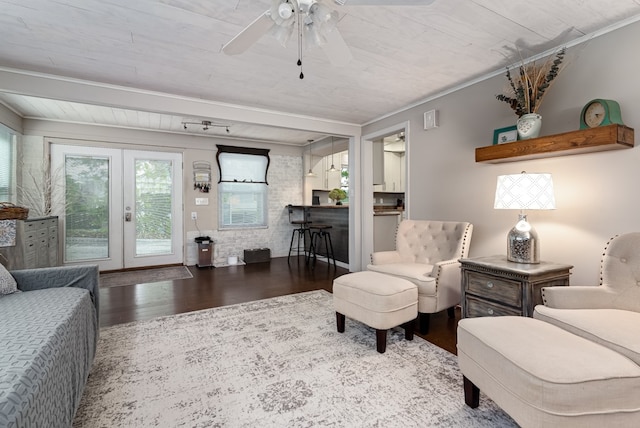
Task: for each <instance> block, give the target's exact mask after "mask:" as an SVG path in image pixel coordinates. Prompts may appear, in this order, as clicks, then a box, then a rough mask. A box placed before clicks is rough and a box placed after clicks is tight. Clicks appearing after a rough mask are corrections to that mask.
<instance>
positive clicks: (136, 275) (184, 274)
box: [100, 266, 193, 288]
mask: <svg viewBox="0 0 640 428" xmlns="http://www.w3.org/2000/svg"><path fill="white" fill-rule="evenodd" d="M188 278H193V275H191V272H190V271H189V269H188V268H187V267H186V266H169V267H163V268H156V269H141V270H132V271H127V272H116V273H103V274H100V287H102V288H107V287H121V286H123V285H134V284H147V283H150V282H160V281H172V280H174V279H188Z"/></svg>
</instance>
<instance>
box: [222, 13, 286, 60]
mask: <svg viewBox="0 0 640 428" xmlns="http://www.w3.org/2000/svg"><path fill="white" fill-rule="evenodd" d="M273 25H274V22H273V19H271V16H270V14H269V11H266V12H265V13H263V14H262V15H260V16H259V17H258V18H256V20H255V21H253V22H252V23H251V24H249V25H247V27H245V29H244V30H242V31H240V32H239V33H238V34H237V35H236V36H235V37H234V38H233V39H231V41H229V43H227V44H226V45H224V46H223V47H222V52H224V53H226V54H227V55H238V54H241V53H243V52H244V51H246V50H247V49H249V48H250V47H251V46H252V45H253V44H254V43H255V42H257V41H258V40H259V39H260V37H262V36H263V35H265V34H266V33H267V32H268V31H269V30H270V29H271V27H273Z"/></svg>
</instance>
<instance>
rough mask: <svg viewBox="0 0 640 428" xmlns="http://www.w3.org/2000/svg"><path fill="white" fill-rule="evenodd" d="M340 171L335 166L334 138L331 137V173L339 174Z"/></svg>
mask: <svg viewBox="0 0 640 428" xmlns="http://www.w3.org/2000/svg"><path fill="white" fill-rule="evenodd" d="M337 171H338V170H337V169H336V167H335V166H334V165H333V137H331V168H329V172H337Z"/></svg>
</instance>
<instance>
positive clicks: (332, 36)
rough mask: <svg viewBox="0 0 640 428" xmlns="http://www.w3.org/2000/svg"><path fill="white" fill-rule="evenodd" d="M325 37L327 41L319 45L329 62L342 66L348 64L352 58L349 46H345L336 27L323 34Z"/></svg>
mask: <svg viewBox="0 0 640 428" xmlns="http://www.w3.org/2000/svg"><path fill="white" fill-rule="evenodd" d="M325 37H326V39H327V43H325V44H323V45H321V48H322V50H323V51H324V53H325V54H327V57H328V58H329V61H330V62H331V64H333V65H336V66H342V65H346V64H348V63H349V62H350V61H351V60H352V59H353V55H351V50H350V49H349V46H347V44H346V43H345V41H344V39H343V38H342V35H341V34H340V32H339V31H338V29H337V28H334V29H333V31H330V32H328V33H327V34H325Z"/></svg>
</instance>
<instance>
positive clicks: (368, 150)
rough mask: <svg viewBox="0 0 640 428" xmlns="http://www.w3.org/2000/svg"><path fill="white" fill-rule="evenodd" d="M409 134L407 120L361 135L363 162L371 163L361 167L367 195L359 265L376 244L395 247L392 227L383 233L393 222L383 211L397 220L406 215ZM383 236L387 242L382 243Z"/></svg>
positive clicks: (364, 200)
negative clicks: (366, 166)
mask: <svg viewBox="0 0 640 428" xmlns="http://www.w3.org/2000/svg"><path fill="white" fill-rule="evenodd" d="M409 137H410V130H409V122H408V121H407V122H401V123H399V124H396V125H393V126H390V127H388V128H385V129H381V130H379V131H376V132H373V133H370V134H367V135H364V136H363V137H362V154H361V159H362V163H363V165H371V168H365V169H364V170H363V180H362V192H363V195H367V196H366V197H364V198H362V199H361V200H362V202H363V206H362V211H361V223H362V253H361V257H362V261H361V264H362V266H366V265H367V264H368V263H369V259H370V254H371V253H372V252H374V251H377V250H376V244H377V247H378V248H384V247H388V246H391V245H393V246H394V248H395V241H394V240H393V239H391V238H392V237H395V229H394V230H393V232H394V233H393V234H392V233H385V232H389V228H390V227H393V226H390V224H391V223H394V222H393V221H390V218H388V217H386V215H396V216H397V217H395V218H394V219H395V220H396V223H397V222H399V221H400V220H401V219H402V218H408V217H409V209H410V204H409V202H410V200H409V189H410V183H409V180H408V177H409V171H408V162H407V158H408V156H409V150H410V142H409ZM387 166H389V168H387ZM368 195H371V197H369V196H368ZM381 213H383V215H380V214H381ZM376 217H377V218H376ZM385 237H386V238H388V239H387V241H389V242H386V243H382V244H381V242H382V241H384V239H385ZM391 240H393V242H391Z"/></svg>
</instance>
